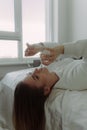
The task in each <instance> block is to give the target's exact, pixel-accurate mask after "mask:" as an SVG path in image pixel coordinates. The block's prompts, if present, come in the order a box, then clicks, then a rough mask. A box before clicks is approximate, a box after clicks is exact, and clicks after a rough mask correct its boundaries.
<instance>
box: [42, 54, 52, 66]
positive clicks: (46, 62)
mask: <svg viewBox="0 0 87 130" xmlns="http://www.w3.org/2000/svg"><path fill="white" fill-rule="evenodd" d="M40 58H41V61H42V63H43V64H44V65H49V64H50V63H52V62H53V61H54V57H52V56H50V55H44V54H41V55H40Z"/></svg>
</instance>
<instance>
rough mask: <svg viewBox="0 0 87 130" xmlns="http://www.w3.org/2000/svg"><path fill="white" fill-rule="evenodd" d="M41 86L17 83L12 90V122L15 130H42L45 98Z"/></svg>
mask: <svg viewBox="0 0 87 130" xmlns="http://www.w3.org/2000/svg"><path fill="white" fill-rule="evenodd" d="M46 98H47V97H46V96H44V92H43V89H42V88H39V89H36V88H34V87H29V85H27V84H25V83H24V82H22V81H21V82H20V83H18V85H17V86H16V89H15V92H14V104H13V124H14V127H15V130H44V126H45V114H44V102H45V100H46Z"/></svg>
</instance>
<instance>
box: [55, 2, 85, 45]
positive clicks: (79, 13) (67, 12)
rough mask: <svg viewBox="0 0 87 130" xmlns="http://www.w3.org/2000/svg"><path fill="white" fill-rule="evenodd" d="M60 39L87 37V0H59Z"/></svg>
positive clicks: (64, 40) (65, 40)
mask: <svg viewBox="0 0 87 130" xmlns="http://www.w3.org/2000/svg"><path fill="white" fill-rule="evenodd" d="M57 15H58V41H59V42H60V43H62V42H69V41H73V40H78V39H87V0H58V14H57Z"/></svg>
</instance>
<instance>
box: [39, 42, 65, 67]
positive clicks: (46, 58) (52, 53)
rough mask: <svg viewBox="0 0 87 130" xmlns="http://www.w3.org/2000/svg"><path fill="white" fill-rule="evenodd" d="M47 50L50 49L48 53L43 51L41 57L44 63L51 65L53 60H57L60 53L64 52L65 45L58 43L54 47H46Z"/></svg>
mask: <svg viewBox="0 0 87 130" xmlns="http://www.w3.org/2000/svg"><path fill="white" fill-rule="evenodd" d="M45 50H46V51H49V53H48V54H45V53H44V51H43V52H42V53H41V55H40V57H41V61H42V64H44V65H49V64H51V63H52V62H53V61H55V60H56V58H57V57H58V56H59V55H60V54H63V53H64V46H63V45H58V46H56V47H54V48H45Z"/></svg>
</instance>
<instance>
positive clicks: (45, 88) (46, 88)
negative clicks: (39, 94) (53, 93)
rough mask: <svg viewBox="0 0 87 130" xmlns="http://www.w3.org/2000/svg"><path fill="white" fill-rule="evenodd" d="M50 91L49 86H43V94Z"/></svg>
mask: <svg viewBox="0 0 87 130" xmlns="http://www.w3.org/2000/svg"><path fill="white" fill-rule="evenodd" d="M49 93H50V87H48V86H46V87H44V95H48V94H49Z"/></svg>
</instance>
